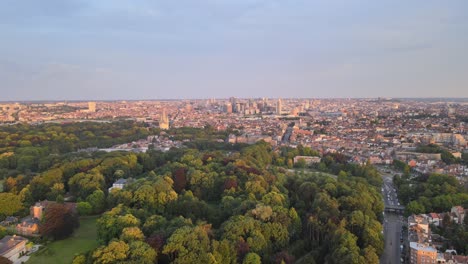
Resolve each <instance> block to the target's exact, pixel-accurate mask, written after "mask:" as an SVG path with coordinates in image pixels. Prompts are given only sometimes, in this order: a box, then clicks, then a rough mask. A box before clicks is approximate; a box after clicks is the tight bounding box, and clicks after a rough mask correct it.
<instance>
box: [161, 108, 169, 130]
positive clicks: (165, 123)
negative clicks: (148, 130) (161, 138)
mask: <svg viewBox="0 0 468 264" xmlns="http://www.w3.org/2000/svg"><path fill="white" fill-rule="evenodd" d="M159 128H160V129H164V130H165V129H169V118H168V117H167V114H166V109H163V112H162V114H161V117H160V118H159Z"/></svg>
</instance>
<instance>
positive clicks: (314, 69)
mask: <svg viewBox="0 0 468 264" xmlns="http://www.w3.org/2000/svg"><path fill="white" fill-rule="evenodd" d="M467 8H468V3H467V2H466V1H450V2H440V1H412V2H407V1H401V0H399V1H383V2H382V1H380V2H378V3H375V2H373V1H314V2H313V3H310V2H308V1H295V2H288V3H286V2H279V1H254V0H241V1H235V2H227V1H223V2H214V1H197V2H196V3H192V2H191V1H178V2H177V3H165V2H161V1H154V2H151V3H150V2H147V1H132V2H126V1H99V2H95V1H55V0H47V1H41V2H40V3H35V2H29V3H26V2H18V1H3V2H2V3H0V32H1V33H2V35H3V36H2V43H0V48H1V49H0V79H1V80H2V85H0V92H2V98H1V100H2V101H31V100H34V101H37V100H45V101H49V100H54V101H63V100H85V101H87V100H150V99H153V100H161V99H194V98H200V99H201V98H228V97H230V96H235V97H240V98H253V97H265V96H266V97H269V98H280V97H281V98H377V97H392V98H409V97H412V98H421V97H423V98H459V97H461V98H467V97H468V89H466V87H468V75H466V73H465V71H466V69H467V68H468V53H467V52H466V47H467V46H468V36H467V35H466V34H465V35H464V34H461V32H468V15H467V14H466V12H464V11H465V10H467ZM25 18H27V19H25Z"/></svg>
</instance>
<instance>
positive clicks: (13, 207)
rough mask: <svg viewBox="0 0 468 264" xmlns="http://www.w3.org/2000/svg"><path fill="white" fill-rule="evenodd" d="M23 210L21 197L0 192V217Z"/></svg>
mask: <svg viewBox="0 0 468 264" xmlns="http://www.w3.org/2000/svg"><path fill="white" fill-rule="evenodd" d="M21 210H23V203H22V202H21V197H20V196H19V195H15V194H12V193H0V217H2V216H3V217H5V216H9V215H14V214H16V213H18V212H19V211H21Z"/></svg>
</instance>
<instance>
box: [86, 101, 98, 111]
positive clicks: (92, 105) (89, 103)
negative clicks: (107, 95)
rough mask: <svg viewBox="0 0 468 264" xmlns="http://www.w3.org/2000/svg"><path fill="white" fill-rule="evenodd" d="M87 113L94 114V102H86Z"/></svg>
mask: <svg viewBox="0 0 468 264" xmlns="http://www.w3.org/2000/svg"><path fill="white" fill-rule="evenodd" d="M88 112H90V113H94V112H96V102H88Z"/></svg>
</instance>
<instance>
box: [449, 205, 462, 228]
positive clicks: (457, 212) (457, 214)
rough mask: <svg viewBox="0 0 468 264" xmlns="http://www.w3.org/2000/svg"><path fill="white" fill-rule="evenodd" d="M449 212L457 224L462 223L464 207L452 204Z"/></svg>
mask: <svg viewBox="0 0 468 264" xmlns="http://www.w3.org/2000/svg"><path fill="white" fill-rule="evenodd" d="M450 213H452V215H453V221H454V222H455V223H457V224H463V220H465V209H463V207H461V206H454V207H452V210H450Z"/></svg>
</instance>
